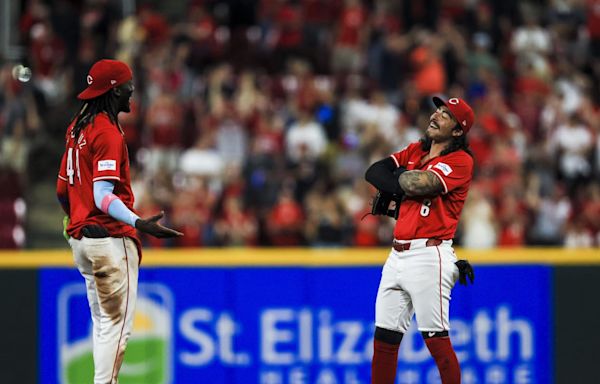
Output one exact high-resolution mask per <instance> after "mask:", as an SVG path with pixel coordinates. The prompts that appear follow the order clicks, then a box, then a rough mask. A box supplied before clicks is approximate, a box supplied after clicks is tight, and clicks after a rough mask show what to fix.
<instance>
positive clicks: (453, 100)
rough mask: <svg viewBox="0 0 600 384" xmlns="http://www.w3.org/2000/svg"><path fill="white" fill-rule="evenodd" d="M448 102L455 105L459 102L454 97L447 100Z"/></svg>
mask: <svg viewBox="0 0 600 384" xmlns="http://www.w3.org/2000/svg"><path fill="white" fill-rule="evenodd" d="M448 102H449V103H450V104H452V105H457V104H458V103H460V100H458V99H457V98H456V97H453V98H451V99H450V100H448Z"/></svg>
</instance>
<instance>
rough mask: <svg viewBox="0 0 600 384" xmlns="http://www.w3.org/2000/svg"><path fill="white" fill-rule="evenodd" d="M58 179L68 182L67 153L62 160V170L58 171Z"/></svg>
mask: <svg viewBox="0 0 600 384" xmlns="http://www.w3.org/2000/svg"><path fill="white" fill-rule="evenodd" d="M58 178H59V179H60V180H62V181H67V180H68V179H67V152H65V153H63V155H62V159H61V160H60V168H59V169H58Z"/></svg>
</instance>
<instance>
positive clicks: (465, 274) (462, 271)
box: [454, 260, 475, 285]
mask: <svg viewBox="0 0 600 384" xmlns="http://www.w3.org/2000/svg"><path fill="white" fill-rule="evenodd" d="M454 264H455V265H456V266H457V267H458V272H459V275H458V282H459V283H461V284H462V285H467V278H468V279H469V281H471V284H473V281H474V280H475V271H474V270H473V267H472V266H471V264H469V262H468V261H467V260H458V261H457V262H456V263H454Z"/></svg>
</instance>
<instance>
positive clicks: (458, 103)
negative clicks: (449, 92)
mask: <svg viewBox="0 0 600 384" xmlns="http://www.w3.org/2000/svg"><path fill="white" fill-rule="evenodd" d="M432 100H433V104H435V105H436V107H441V106H446V107H448V110H449V111H450V113H451V114H452V116H454V118H455V119H456V121H458V124H460V126H461V128H462V129H463V131H464V132H465V134H466V133H468V132H469V130H470V129H471V127H472V126H473V121H475V113H473V109H471V106H469V104H467V102H466V101H464V100H463V99H460V98H458V97H453V98H451V99H448V101H444V100H442V99H440V98H439V97H433V99H432Z"/></svg>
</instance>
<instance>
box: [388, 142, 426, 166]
mask: <svg viewBox="0 0 600 384" xmlns="http://www.w3.org/2000/svg"><path fill="white" fill-rule="evenodd" d="M420 145H421V144H420V143H413V144H410V145H409V146H408V147H406V148H404V149H403V150H401V151H400V152H396V153H393V154H392V155H391V158H392V159H393V160H394V162H395V163H396V167H406V166H407V165H408V158H409V157H410V154H411V153H412V151H414V149H415V146H420Z"/></svg>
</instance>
